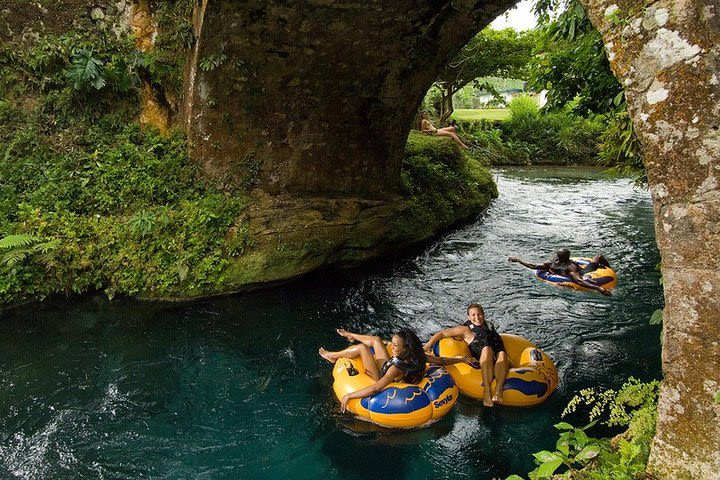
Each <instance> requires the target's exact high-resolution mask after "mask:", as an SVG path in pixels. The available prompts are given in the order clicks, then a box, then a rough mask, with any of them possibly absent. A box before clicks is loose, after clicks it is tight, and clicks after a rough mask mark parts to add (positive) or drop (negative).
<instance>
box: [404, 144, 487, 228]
mask: <svg viewBox="0 0 720 480" xmlns="http://www.w3.org/2000/svg"><path fill="white" fill-rule="evenodd" d="M401 181H402V187H403V193H404V194H405V196H407V197H408V198H409V199H410V202H409V206H408V208H407V210H406V212H405V214H404V216H403V218H402V219H401V221H400V225H399V228H400V229H401V230H405V231H407V232H408V235H412V236H418V235H420V236H428V235H430V234H431V233H432V232H435V231H437V230H438V229H442V228H448V227H450V226H451V225H452V224H453V223H455V222H456V220H457V218H458V217H460V218H463V217H464V218H466V219H469V218H470V216H471V215H473V214H475V213H477V212H478V211H479V210H480V209H482V208H483V207H485V206H487V204H488V203H489V202H490V199H491V198H494V197H497V195H498V191H497V185H495V182H494V181H493V179H492V176H491V175H490V173H489V172H488V171H487V169H485V168H484V167H483V166H482V165H481V164H480V163H479V162H478V161H477V160H476V159H474V158H472V157H469V156H467V155H464V154H463V152H461V151H460V148H459V147H458V145H457V144H456V143H455V142H453V141H452V140H451V139H449V138H442V137H437V136H432V135H427V134H424V133H419V132H415V131H413V132H410V136H409V137H408V143H407V146H406V149H405V158H404V160H403V165H402V172H401Z"/></svg>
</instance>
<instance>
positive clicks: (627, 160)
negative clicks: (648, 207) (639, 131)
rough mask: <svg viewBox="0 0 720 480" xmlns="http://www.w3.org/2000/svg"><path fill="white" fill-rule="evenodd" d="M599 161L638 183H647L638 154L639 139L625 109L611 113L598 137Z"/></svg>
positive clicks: (643, 167)
mask: <svg viewBox="0 0 720 480" xmlns="http://www.w3.org/2000/svg"><path fill="white" fill-rule="evenodd" d="M598 157H599V158H600V163H602V164H603V165H605V166H607V167H611V170H613V171H616V172H619V173H621V174H624V175H631V176H633V177H634V178H635V183H636V184H638V185H647V172H645V165H644V164H643V160H642V157H641V155H640V141H639V140H638V138H637V136H636V135H635V130H634V128H633V123H632V119H631V118H630V115H629V114H628V112H627V110H622V111H620V112H616V113H614V114H611V115H610V116H609V119H608V123H607V128H606V129H605V131H604V132H603V134H602V136H601V137H600V150H599V152H598Z"/></svg>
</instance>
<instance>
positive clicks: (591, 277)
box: [535, 257, 618, 291]
mask: <svg viewBox="0 0 720 480" xmlns="http://www.w3.org/2000/svg"><path fill="white" fill-rule="evenodd" d="M571 260H572V261H574V262H576V263H577V264H578V265H580V267H581V268H582V267H583V266H585V265H587V264H588V263H590V262H591V261H592V259H591V258H584V257H573V258H571ZM535 276H536V277H537V278H538V279H539V280H540V281H541V282H545V283H549V284H551V285H555V286H556V287H565V288H574V289H575V290H582V291H590V290H591V289H589V288H587V287H584V286H582V285H580V284H579V283H575V282H574V281H573V279H572V278H570V277H568V276H566V275H557V274H555V273H550V272H548V271H546V270H535ZM583 279H584V280H585V281H587V282H590V283H592V284H595V285H597V286H599V287H603V288H605V289H607V290H612V289H613V288H615V285H617V282H618V278H617V275H616V274H615V271H614V270H613V269H612V268H607V267H600V268H598V269H597V270H594V271H592V272H590V273H586V274H585V275H583Z"/></svg>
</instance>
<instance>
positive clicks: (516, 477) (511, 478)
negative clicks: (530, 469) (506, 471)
mask: <svg viewBox="0 0 720 480" xmlns="http://www.w3.org/2000/svg"><path fill="white" fill-rule="evenodd" d="M505 480H525V479H524V478H523V477H521V476H520V475H510V476H509V477H507V478H506V479H505Z"/></svg>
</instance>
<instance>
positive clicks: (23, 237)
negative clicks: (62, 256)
mask: <svg viewBox="0 0 720 480" xmlns="http://www.w3.org/2000/svg"><path fill="white" fill-rule="evenodd" d="M60 243H61V242H60V240H58V239H52V240H45V239H42V238H40V237H36V236H34V235H27V234H17V235H8V236H6V237H4V238H2V239H0V264H4V265H7V266H9V267H12V266H14V265H16V264H18V263H20V262H22V261H23V260H25V259H26V258H28V257H30V256H38V258H39V259H40V260H41V261H42V262H43V263H46V262H47V261H49V260H50V259H51V258H52V256H53V253H54V251H55V250H56V249H57V248H58V247H59V246H60Z"/></svg>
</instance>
